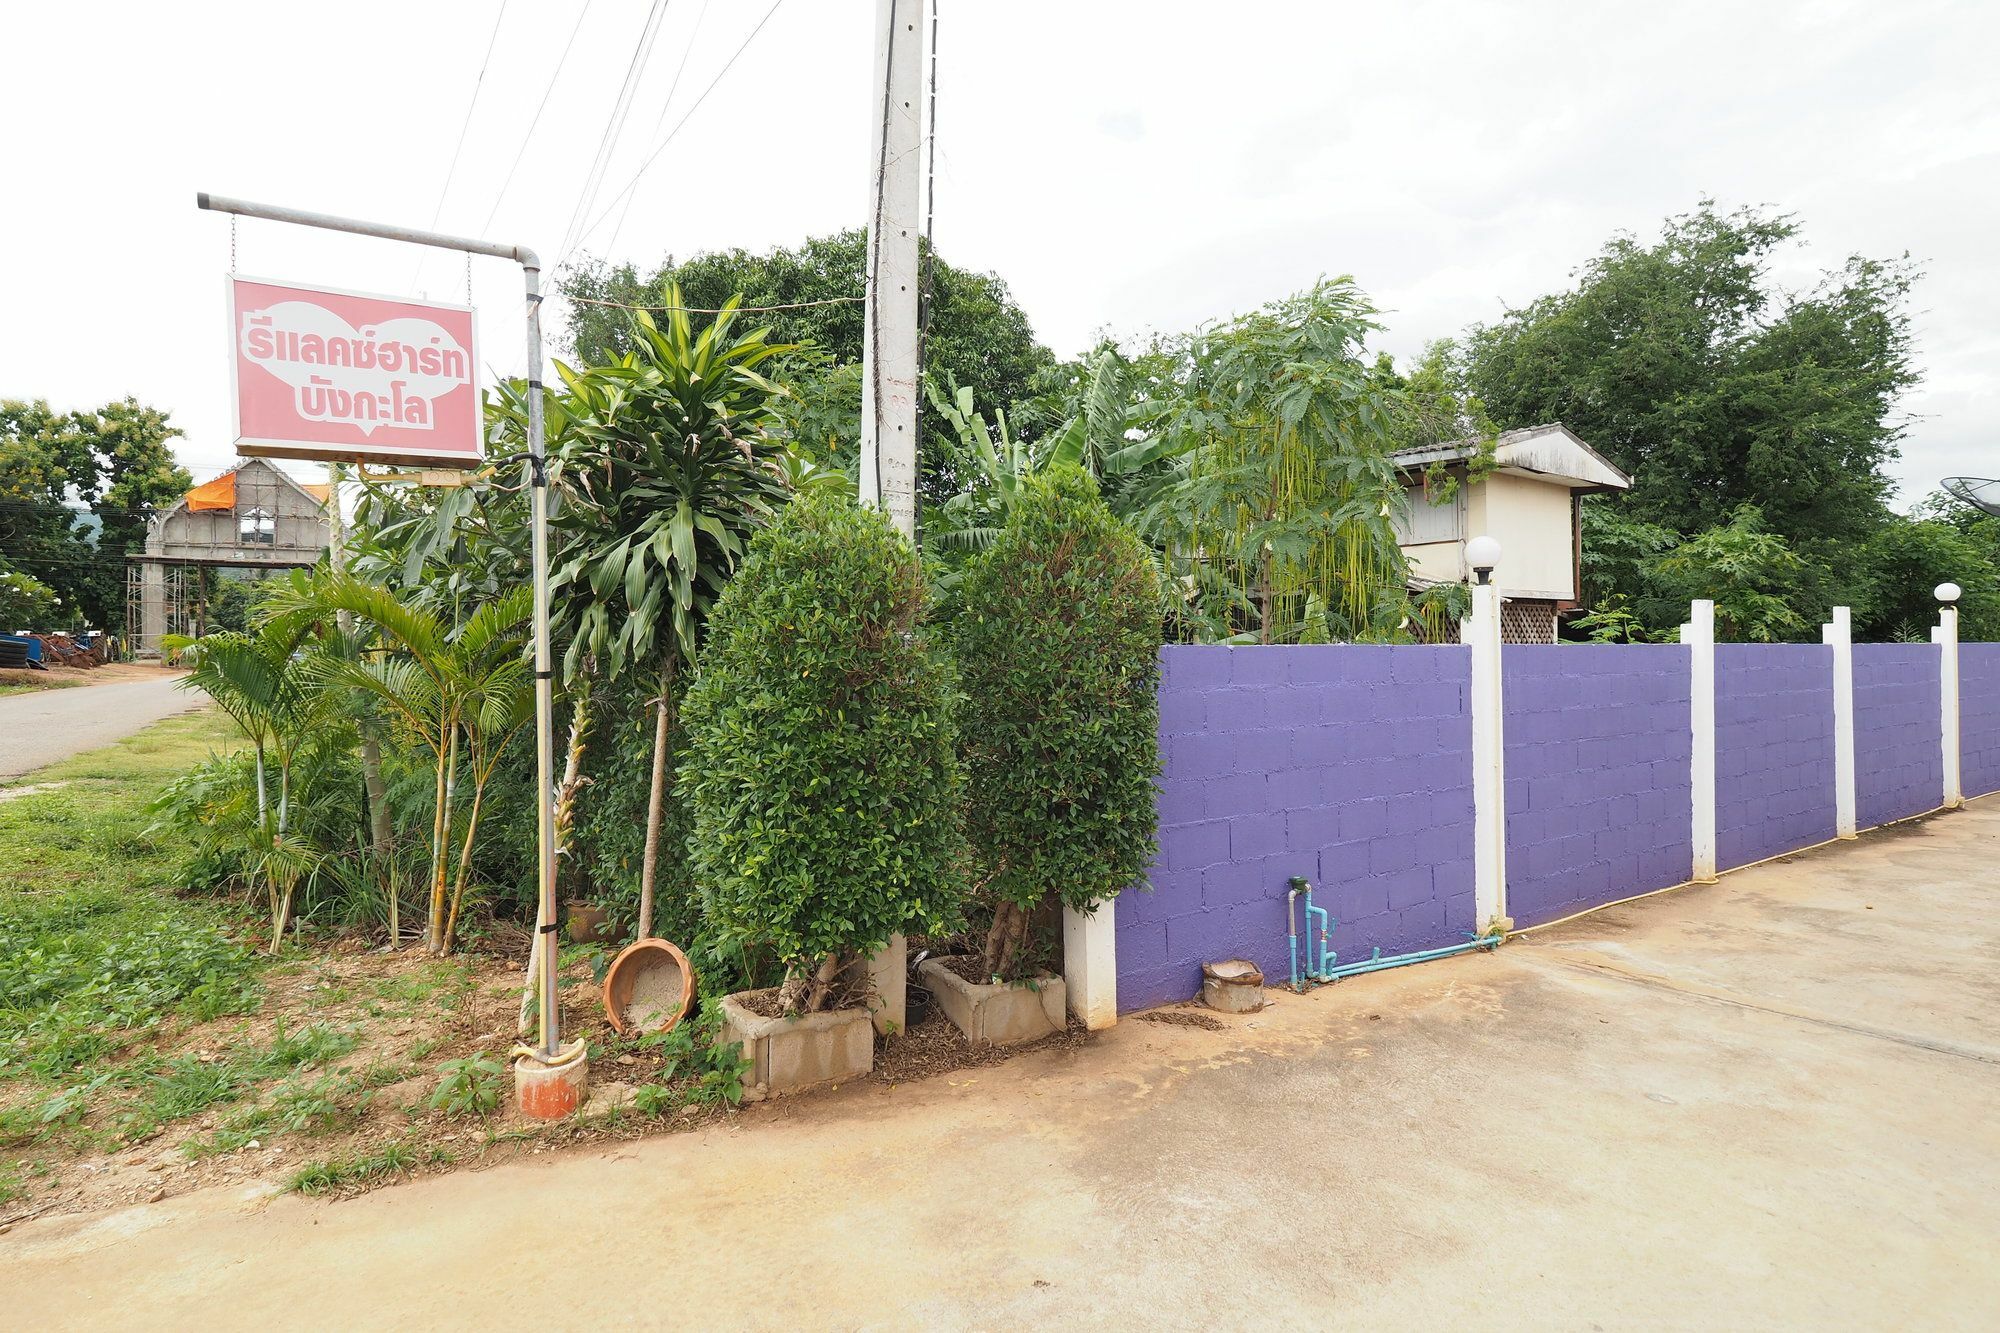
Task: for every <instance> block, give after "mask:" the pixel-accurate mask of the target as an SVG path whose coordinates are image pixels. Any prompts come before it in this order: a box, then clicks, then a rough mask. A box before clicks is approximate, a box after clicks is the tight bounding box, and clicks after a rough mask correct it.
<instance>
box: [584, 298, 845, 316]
mask: <svg viewBox="0 0 2000 1333" xmlns="http://www.w3.org/2000/svg"><path fill="white" fill-rule="evenodd" d="M569 299H570V300H572V301H574V302H576V303H577V304H578V305H602V306H610V307H611V308H612V309H614V310H645V311H648V312H651V313H656V314H657V313H660V312H676V311H677V312H679V313H680V314H683V315H720V314H723V313H725V312H724V311H722V310H720V309H711V308H709V307H707V306H698V305H631V304H629V303H627V302H624V301H604V300H600V299H599V298H597V297H595V296H572V297H570V298H569ZM867 299H868V298H867V297H865V296H829V297H826V298H824V299H822V300H818V301H794V302H792V303H791V304H789V305H740V306H737V307H736V308H735V310H733V311H730V312H728V313H731V314H738V315H763V314H769V313H771V312H773V311H777V310H811V309H812V308H813V307H815V306H823V305H852V304H854V303H855V302H857V301H865V300H867Z"/></svg>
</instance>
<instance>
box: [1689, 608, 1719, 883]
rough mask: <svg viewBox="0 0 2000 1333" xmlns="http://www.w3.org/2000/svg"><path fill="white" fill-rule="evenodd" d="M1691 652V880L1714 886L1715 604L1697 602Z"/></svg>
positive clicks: (1691, 626) (1693, 611) (1691, 621)
mask: <svg viewBox="0 0 2000 1333" xmlns="http://www.w3.org/2000/svg"><path fill="white" fill-rule="evenodd" d="M1681 642H1682V643H1684V644H1686V645H1687V646H1688V659H1689V662H1688V665H1689V668H1690V671H1689V683H1688V689H1689V695H1688V723H1689V726H1690V728H1691V729H1692V731H1693V733H1694V748H1693V751H1692V755H1691V758H1690V759H1689V762H1688V773H1689V777H1690V778H1691V779H1692V782H1691V785H1692V787H1693V789H1694V791H1693V801H1692V805H1693V812H1692V813H1693V831H1694V866H1693V873H1692V874H1691V875H1690V876H1689V878H1691V879H1693V880H1694V882H1695V883H1697V884H1713V883H1715V603H1714V602H1713V601H1711V600H1709V599H1708V598H1706V597H1703V598H1699V599H1697V600H1696V602H1695V603H1694V606H1693V608H1692V609H1691V610H1690V611H1689V620H1688V623H1687V624H1685V625H1682V626H1681Z"/></svg>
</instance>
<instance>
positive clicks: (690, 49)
mask: <svg viewBox="0 0 2000 1333" xmlns="http://www.w3.org/2000/svg"><path fill="white" fill-rule="evenodd" d="M707 17H708V0H701V10H700V12H698V13H697V14H696V15H695V16H694V27H693V28H691V29H689V30H688V39H687V45H686V46H684V47H682V48H681V63H680V64H678V65H676V66H675V67H674V81H673V82H672V83H670V84H668V85H667V100H666V101H664V102H662V103H660V114H659V115H658V116H657V117H655V118H654V120H653V128H652V129H651V130H650V131H648V132H647V136H646V137H647V138H649V139H650V138H653V137H655V136H657V135H658V134H659V132H660V126H662V125H664V124H666V123H667V112H668V111H670V110H672V108H673V105H674V95H675V94H676V93H678V92H680V90H681V75H683V74H685V73H687V67H688V57H689V56H691V55H693V54H694V44H695V39H696V38H698V37H700V36H701V21H702V20H703V19H705V18H707ZM635 197H636V195H634V194H627V195H626V196H625V207H624V210H623V211H621V212H620V213H619V214H618V225H617V226H615V227H613V228H612V229H611V239H610V240H609V241H606V242H605V243H604V250H605V253H606V254H610V253H613V252H615V251H616V250H617V249H618V233H620V232H622V231H624V230H625V219H626V218H628V217H630V216H631V215H632V200H633V199H634V198H635Z"/></svg>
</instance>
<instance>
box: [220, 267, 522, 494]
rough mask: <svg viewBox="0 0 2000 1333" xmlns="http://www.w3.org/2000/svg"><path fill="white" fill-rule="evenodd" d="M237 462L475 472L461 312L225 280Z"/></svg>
mask: <svg viewBox="0 0 2000 1333" xmlns="http://www.w3.org/2000/svg"><path fill="white" fill-rule="evenodd" d="M229 330H230V366H231V369H232V372H233V379H234V394H233V397H234V399H235V407H236V451H237V452H238V453H241V454H248V455H252V456H256V457H263V458H317V459H325V460H329V461H332V462H355V463H395V464H403V465H412V466H419V467H466V468H469V467H477V466H479V464H480V462H481V457H482V447H481V446H482V438H483V433H482V431H481V429H480V404H479V382H478V378H477V370H476V367H477V366H478V359H477V356H476V355H475V352H474V344H473V318H472V309H471V307H469V306H456V305H434V304H432V303H430V302H428V301H410V300H404V299H402V298H398V297H390V296H364V295H360V294H358V293H355V292H341V291H333V290H331V289H328V288H325V287H301V286H297V285H294V284H280V283H271V282H259V281H257V280H255V279H251V278H239V277H237V276H235V275H234V274H231V275H230V277H229Z"/></svg>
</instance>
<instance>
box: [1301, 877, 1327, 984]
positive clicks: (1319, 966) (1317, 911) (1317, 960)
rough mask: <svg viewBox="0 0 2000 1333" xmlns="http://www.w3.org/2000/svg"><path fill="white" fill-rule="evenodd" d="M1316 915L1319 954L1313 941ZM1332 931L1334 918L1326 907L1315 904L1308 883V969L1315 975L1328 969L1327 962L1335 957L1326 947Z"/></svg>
mask: <svg viewBox="0 0 2000 1333" xmlns="http://www.w3.org/2000/svg"><path fill="white" fill-rule="evenodd" d="M1314 917H1318V918H1319V952H1318V954H1317V955H1315V954H1314V953H1313V947H1312V943H1313V942H1312V923H1313V918H1314ZM1332 933H1333V918H1332V917H1330V916H1328V915H1327V914H1326V909H1325V908H1324V907H1314V906H1313V891H1312V886H1311V885H1307V886H1306V958H1307V960H1308V965H1307V968H1306V970H1307V971H1308V972H1310V973H1311V974H1312V975H1314V976H1318V975H1319V974H1320V973H1322V972H1324V971H1326V968H1327V964H1328V963H1329V962H1331V961H1332V957H1333V955H1332V952H1331V951H1330V950H1329V949H1328V948H1327V947H1326V937H1327V936H1328V935H1330V934H1332Z"/></svg>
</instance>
